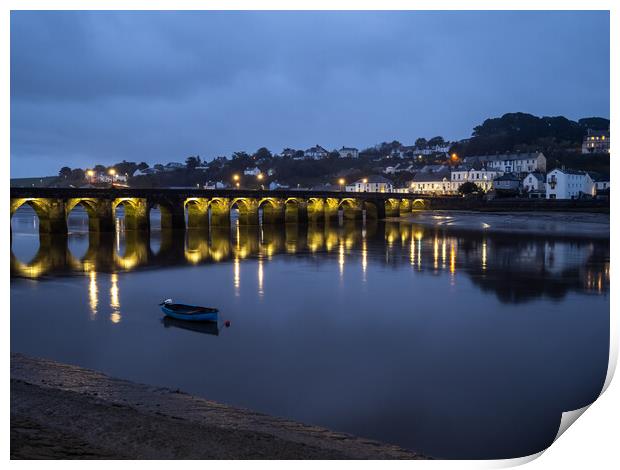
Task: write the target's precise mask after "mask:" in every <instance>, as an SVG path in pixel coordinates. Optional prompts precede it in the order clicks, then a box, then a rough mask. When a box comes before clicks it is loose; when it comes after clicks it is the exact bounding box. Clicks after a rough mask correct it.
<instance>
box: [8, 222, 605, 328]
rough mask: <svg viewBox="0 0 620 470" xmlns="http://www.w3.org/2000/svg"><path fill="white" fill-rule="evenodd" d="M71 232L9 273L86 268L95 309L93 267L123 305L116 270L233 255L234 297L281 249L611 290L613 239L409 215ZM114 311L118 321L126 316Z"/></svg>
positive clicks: (451, 277) (529, 288)
mask: <svg viewBox="0 0 620 470" xmlns="http://www.w3.org/2000/svg"><path fill="white" fill-rule="evenodd" d="M85 235H86V234H84V236H85ZM73 236H74V235H70V236H68V237H67V236H62V235H60V236H57V235H52V234H48V235H41V236H40V244H39V249H38V251H37V253H36V254H35V255H34V257H33V258H32V259H31V260H29V261H26V260H20V259H18V258H17V257H16V256H15V255H14V254H13V251H11V275H12V276H13V277H23V278H30V279H37V278H44V277H46V276H58V275H71V274H75V273H86V274H87V275H88V276H89V277H90V283H89V298H90V304H91V311H92V313H93V315H96V313H97V309H98V300H97V299H98V293H99V290H100V289H99V287H98V285H97V273H112V276H113V277H112V279H111V286H110V308H111V309H112V310H113V311H116V312H120V308H119V301H118V299H119V296H118V275H117V273H119V272H123V271H133V270H138V269H144V268H153V267H158V268H165V267H168V266H181V265H201V264H209V263H222V262H232V264H233V283H234V286H235V291H236V293H237V295H238V293H239V286H240V282H241V280H240V264H241V263H242V262H243V260H244V259H247V258H252V259H255V260H257V271H258V272H257V277H258V289H259V295H263V289H264V282H265V280H264V276H265V273H264V264H265V263H268V262H269V261H270V260H271V259H272V258H273V257H274V256H276V255H284V256H283V259H287V256H288V257H291V256H297V257H306V258H309V259H311V260H314V262H322V261H328V260H329V259H335V260H336V261H337V263H338V266H339V275H340V277H341V278H342V277H343V276H345V275H346V271H347V267H348V266H353V265H358V266H359V267H361V273H362V279H363V281H364V282H366V277H367V269H368V265H369V263H374V264H382V265H384V266H388V267H389V266H394V267H397V266H402V265H408V266H409V267H410V268H411V269H413V270H415V271H418V272H420V273H427V274H433V275H440V274H444V273H445V274H446V275H447V276H446V279H447V287H450V286H455V285H456V283H457V280H458V277H459V275H465V276H467V278H468V279H470V280H471V281H472V282H473V284H474V285H476V286H477V287H478V288H480V289H481V290H484V291H491V292H494V293H495V294H496V295H497V297H498V298H499V299H500V300H501V301H504V302H511V303H515V302H524V301H528V300H531V299H534V298H537V297H540V296H546V297H550V298H561V297H563V296H564V295H565V294H566V293H567V292H569V291H574V292H588V293H605V292H607V291H608V289H609V246H608V243H602V242H593V241H559V240H546V239H532V238H531V237H528V238H522V239H521V238H518V237H506V236H499V235H497V236H494V235H483V234H474V235H472V234H458V235H455V234H452V233H450V232H446V231H442V230H440V229H436V228H428V227H427V228H424V227H421V226H417V225H415V224H411V223H408V222H407V223H406V222H395V223H383V222H368V223H366V224H361V223H357V222H353V221H345V222H344V223H343V224H341V225H323V226H303V225H296V224H286V225H265V226H242V225H236V226H234V227H232V228H226V227H213V228H210V229H208V230H191V229H190V230H183V231H175V230H161V231H149V232H146V231H144V232H141V231H135V230H134V231H118V232H116V233H105V232H89V233H88V235H87V237H88V248H87V249H86V250H85V253H84V255H83V256H81V257H78V256H75V255H74V254H73V253H72V251H71V248H70V245H71V240H72V237H73ZM115 318H116V319H117V320H120V314H119V317H118V318H117V317H115Z"/></svg>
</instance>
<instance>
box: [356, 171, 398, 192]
mask: <svg viewBox="0 0 620 470" xmlns="http://www.w3.org/2000/svg"><path fill="white" fill-rule="evenodd" d="M393 189H394V185H393V184H392V182H391V181H390V180H389V179H387V178H384V177H383V176H377V175H372V176H369V177H368V178H362V179H360V180H357V181H356V182H355V183H353V184H349V185H347V186H345V191H348V192H356V193H391V192H392V190H393Z"/></svg>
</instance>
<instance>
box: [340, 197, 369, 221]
mask: <svg viewBox="0 0 620 470" xmlns="http://www.w3.org/2000/svg"><path fill="white" fill-rule="evenodd" d="M362 208H363V204H362V203H361V202H360V201H359V200H357V199H355V198H351V197H347V198H343V199H341V200H340V201H339V202H338V210H341V211H342V218H343V219H344V220H362V217H363V214H362Z"/></svg>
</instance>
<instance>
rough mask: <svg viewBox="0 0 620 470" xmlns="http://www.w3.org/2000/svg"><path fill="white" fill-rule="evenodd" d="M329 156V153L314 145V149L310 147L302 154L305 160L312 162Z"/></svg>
mask: <svg viewBox="0 0 620 470" xmlns="http://www.w3.org/2000/svg"><path fill="white" fill-rule="evenodd" d="M328 155H329V152H328V151H327V150H325V149H324V148H323V147H321V146H320V145H318V144H317V145H315V146H314V147H310V148H309V149H308V150H306V151H305V152H304V156H305V157H306V158H311V159H313V160H321V159H322V158H325V157H327V156H328Z"/></svg>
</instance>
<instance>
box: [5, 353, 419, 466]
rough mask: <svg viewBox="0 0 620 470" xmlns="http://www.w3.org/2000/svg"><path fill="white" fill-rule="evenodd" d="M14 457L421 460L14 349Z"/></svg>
mask: <svg viewBox="0 0 620 470" xmlns="http://www.w3.org/2000/svg"><path fill="white" fill-rule="evenodd" d="M11 458H13V459H36V458H44V459H59V458H60V459H75V458H81V459H97V458H99V459H110V458H112V459H135V458H137V459H414V458H422V457H421V456H420V455H419V454H415V453H413V452H410V451H407V450H404V449H401V448H399V447H397V446H392V445H387V444H383V443H380V442H376V441H372V440H368V439H362V438H358V437H355V436H351V435H348V434H343V433H337V432H333V431H329V430H327V429H323V428H319V427H314V426H306V425H303V424H300V423H295V422H292V421H287V420H284V419H280V418H275V417H271V416H267V415H263V414H260V413H255V412H252V411H249V410H243V409H239V408H232V407H229V406H226V405H222V404H219V403H215V402H212V401H208V400H205V399H202V398H198V397H193V396H190V395H187V394H185V393H182V392H179V391H174V390H170V389H165V388H155V387H149V386H147V385H141V384H136V383H133V382H128V381H125V380H119V379H114V378H111V377H107V376H105V375H103V374H101V373H99V372H95V371H92V370H88V369H84V368H80V367H75V366H70V365H67V364H60V363H57V362H53V361H49V360H44V359H35V358H31V357H27V356H23V355H20V354H11Z"/></svg>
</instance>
